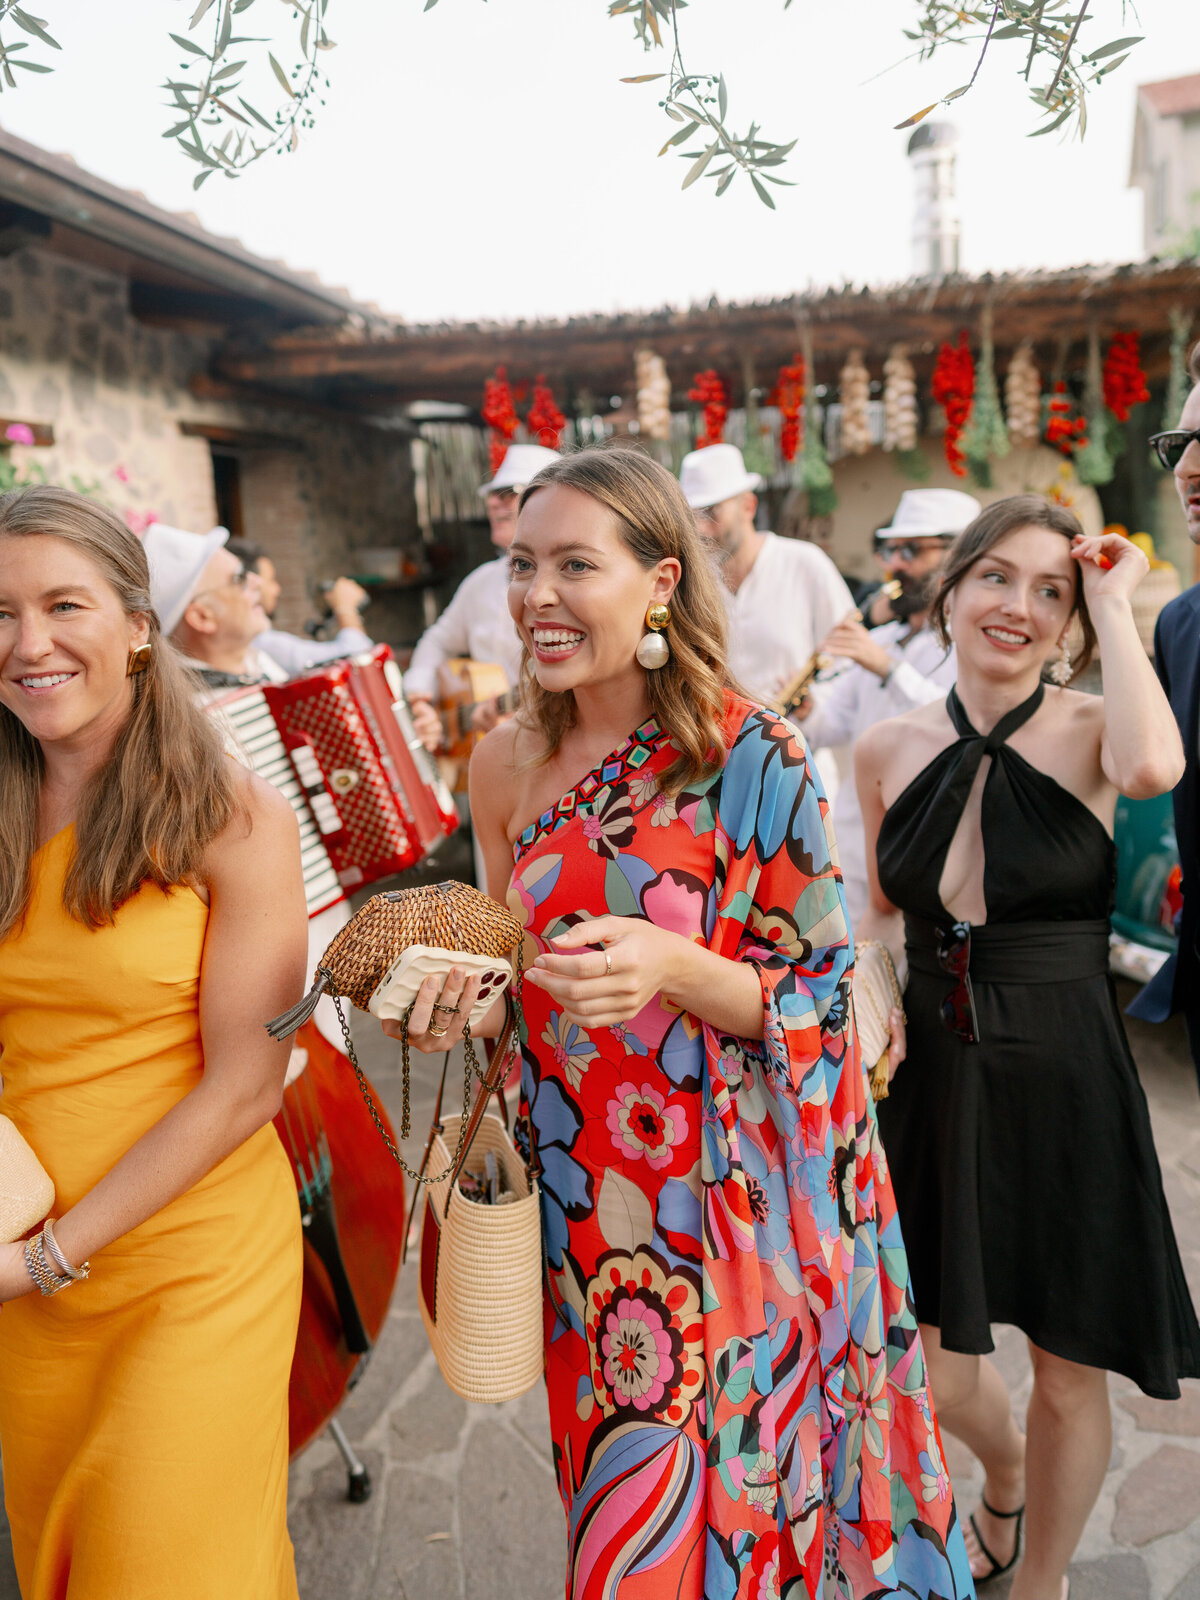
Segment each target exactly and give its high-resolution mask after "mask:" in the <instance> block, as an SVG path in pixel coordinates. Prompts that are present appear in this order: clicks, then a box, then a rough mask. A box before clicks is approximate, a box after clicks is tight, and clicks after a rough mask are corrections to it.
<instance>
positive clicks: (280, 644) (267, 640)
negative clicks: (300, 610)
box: [254, 628, 374, 678]
mask: <svg viewBox="0 0 1200 1600" xmlns="http://www.w3.org/2000/svg"><path fill="white" fill-rule="evenodd" d="M254 648H255V649H256V650H261V651H262V653H263V654H264V655H267V656H270V658H271V660H272V661H274V662H276V663H277V664H278V665H279V666H281V667H282V668H283V670H284V671H285V672H286V673H287V675H288V677H289V678H294V677H295V676H296V674H297V673H300V672H307V671H308V669H309V668H310V667H319V666H322V665H323V664H324V663H325V662H326V661H336V660H337V658H338V657H339V656H356V655H359V654H361V653H362V651H364V650H370V649H373V648H374V646H373V644H372V641H371V640H370V639H368V637H367V635H366V634H365V633H364V632H363V631H362V629H361V628H341V629H339V631H338V634H337V637H336V638H334V639H325V640H321V639H305V638H303V637H302V636H301V635H300V634H298V633H281V632H280V631H279V629H278V628H269V629H268V630H267V632H266V633H260V634H259V635H258V637H257V638H256V639H255V640H254Z"/></svg>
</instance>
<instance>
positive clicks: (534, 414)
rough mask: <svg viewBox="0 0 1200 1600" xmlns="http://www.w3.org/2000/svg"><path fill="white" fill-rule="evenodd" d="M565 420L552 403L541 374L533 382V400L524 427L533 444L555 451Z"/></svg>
mask: <svg viewBox="0 0 1200 1600" xmlns="http://www.w3.org/2000/svg"><path fill="white" fill-rule="evenodd" d="M566 425H567V419H566V417H565V416H564V415H563V413H562V412H561V411H560V410H559V409H558V407H557V406H556V405H555V403H554V396H553V394H551V392H550V389H549V387H548V386H547V383H546V380H545V378H543V377H542V375H541V373H539V374H538V376H537V377H536V378H535V379H534V380H533V400H532V401H531V403H530V406H529V415H528V417H526V419H525V426H526V428H527V429H528V431H529V437H530V438H531V439H532V440H533V442H534V444H542V445H545V447H546V449H547V450H557V449H558V445H559V440H560V439H561V438H562V431H563V429H564V428H565V427H566Z"/></svg>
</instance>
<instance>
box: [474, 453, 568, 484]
mask: <svg viewBox="0 0 1200 1600" xmlns="http://www.w3.org/2000/svg"><path fill="white" fill-rule="evenodd" d="M559 459H560V457H559V454H558V451H557V450H547V449H546V446H545V445H544V444H510V445H509V447H508V449H507V450H506V451H505V454H504V460H503V461H502V462H501V463H500V470H499V472H498V473H497V474H496V476H495V477H494V478H493V479H492V481H491V482H490V483H484V484H481V485H480V488H479V492H480V494H496V493H498V492H499V491H500V490H501V489H518V490H519V489H523V488H524V487H525V485H526V484H527V483H532V482H533V480H534V478H536V477H537V475H538V473H539V472H540V471H541V470H542V468H543V467H548V466H549V465H550V463H551V462H552V461H558V460H559Z"/></svg>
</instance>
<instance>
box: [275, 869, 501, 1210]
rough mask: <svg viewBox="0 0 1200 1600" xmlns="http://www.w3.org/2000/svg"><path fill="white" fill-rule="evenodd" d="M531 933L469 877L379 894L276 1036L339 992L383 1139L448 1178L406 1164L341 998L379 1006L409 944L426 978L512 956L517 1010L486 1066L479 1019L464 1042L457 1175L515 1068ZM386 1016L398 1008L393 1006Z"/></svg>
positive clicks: (338, 939)
mask: <svg viewBox="0 0 1200 1600" xmlns="http://www.w3.org/2000/svg"><path fill="white" fill-rule="evenodd" d="M524 933H525V930H524V929H523V928H522V926H521V924H520V923H519V922H518V921H517V919H516V918H515V917H514V916H512V915H511V913H509V912H508V911H506V910H505V909H504V907H503V906H501V905H499V904H497V902H496V901H495V900H492V899H490V898H489V897H488V896H487V895H486V894H481V893H480V892H479V890H478V889H473V888H471V887H470V885H469V884H465V883H453V882H447V883H438V884H429V885H423V886H422V887H420V888H417V889H396V890H391V891H389V892H387V893H384V894H377V895H374V896H373V897H372V898H371V899H370V900H368V901H367V903H366V905H364V906H363V907H362V908H361V909H360V910H359V911H358V912H356V913H355V915H354V916H353V917H352V918H351V919H350V921H349V922H348V923H347V924H346V926H345V927H344V928H342V929H341V930H340V931H339V932H338V933H337V934H336V935H335V937H334V938H333V939H332V940H331V941H330V943H329V945H328V947H327V949H326V951H325V954H324V955H323V956H322V957H321V960H320V963H319V965H318V967H317V970H316V972H315V974H314V976H313V986H312V988H311V989H310V990H309V991H308V994H307V995H305V997H304V999H303V1000H301V1001H300V1003H299V1005H296V1006H293V1007H292V1009H291V1010H290V1011H285V1012H284V1013H283V1015H282V1016H279V1017H276V1018H274V1020H273V1021H271V1022H268V1023H267V1025H266V1026H267V1032H268V1033H269V1034H270V1035H271V1036H272V1038H274V1039H286V1038H288V1037H289V1036H290V1035H291V1034H293V1033H295V1031H296V1029H297V1028H298V1027H300V1026H301V1024H302V1023H305V1022H307V1021H308V1019H309V1018H310V1017H311V1016H312V1014H313V1012H314V1011H315V1010H316V1008H317V1002H318V1001H319V1000H320V998H321V996H322V995H324V994H328V995H330V996H331V997H332V999H333V1002H334V1004H335V1005H336V1006H337V1012H338V1018H339V1020H340V1022H341V1025H342V1036H343V1038H344V1040H345V1045H346V1054H347V1055H348V1056H349V1058H350V1064H351V1066H352V1067H353V1068H354V1071H355V1074H356V1075H357V1077H358V1082H359V1088H360V1089H361V1090H362V1094H363V1099H364V1100H365V1101H366V1103H367V1107H368V1109H369V1110H370V1111H371V1115H372V1118H373V1120H374V1121H375V1125H376V1127H378V1128H379V1134H380V1137H381V1138H382V1139H383V1141H384V1143H385V1144H386V1145H387V1147H388V1149H389V1150H390V1151H391V1153H392V1156H393V1157H394V1158H395V1160H396V1161H397V1162H398V1163H399V1165H400V1166H401V1167H403V1168H404V1170H405V1172H407V1173H408V1175H409V1177H410V1178H412V1179H413V1180H414V1181H415V1182H417V1183H434V1182H438V1181H439V1178H438V1177H433V1178H431V1177H429V1176H427V1175H426V1174H425V1172H424V1171H423V1170H422V1171H416V1170H414V1169H413V1168H412V1167H410V1166H409V1165H408V1164H407V1163H406V1162H405V1160H404V1158H403V1157H402V1156H401V1154H400V1152H399V1150H398V1149H397V1148H396V1146H395V1144H394V1143H393V1142H392V1140H391V1139H390V1138H389V1137H388V1134H387V1132H386V1131H385V1129H384V1128H383V1127H382V1126H381V1125H380V1123H379V1121H378V1119H377V1118H376V1117H375V1111H374V1106H373V1104H372V1101H371V1097H370V1095H369V1093H368V1092H367V1084H366V1079H365V1078H364V1076H363V1072H362V1068H361V1067H360V1066H359V1064H358V1057H357V1055H356V1054H355V1051H354V1044H353V1042H352V1040H351V1038H350V1029H349V1026H348V1025H347V1022H346V1017H345V1013H344V1012H343V1010H342V1006H341V1001H342V999H343V998H345V999H347V1000H350V1001H352V1002H353V1004H354V1005H356V1006H357V1007H358V1008H359V1010H360V1011H366V1010H368V1009H370V1008H371V1001H372V997H373V996H375V994H376V992H377V991H378V990H379V988H380V985H381V984H382V983H383V982H384V980H385V979H386V978H387V977H388V975H389V974H390V973H392V972H393V970H394V969H395V968H396V967H397V966H398V965H400V964H401V958H402V957H403V956H404V954H405V952H406V951H408V950H410V949H412V948H413V947H414V946H420V947H422V949H421V960H420V963H419V968H418V970H419V972H420V974H421V976H428V975H429V974H430V973H431V972H437V971H440V972H441V973H442V974H445V973H448V972H449V971H450V969H451V967H453V966H454V965H456V963H457V964H460V965H465V966H466V967H468V969H470V970H472V971H474V970H477V967H478V962H477V960H476V958H478V957H490V958H491V959H492V961H494V962H496V963H499V964H502V965H504V966H505V968H506V969H507V968H508V967H509V964H511V970H512V973H513V980H514V981H513V987H512V989H507V988H505V989H504V993H505V998H506V1001H507V1009H508V1018H507V1023H506V1026H505V1029H504V1032H503V1034H502V1036H501V1038H500V1041H499V1043H498V1044H497V1047H496V1050H495V1053H494V1054H493V1057H492V1061H491V1065H490V1067H489V1070H488V1072H487V1073H486V1074H485V1073H484V1072H482V1071H481V1070H480V1067H479V1062H478V1059H477V1058H476V1055H475V1049H474V1045H473V1043H472V1040H471V1025H470V1021H469V1020H468V1022H467V1024H466V1026H465V1028H464V1034H463V1045H464V1051H465V1054H466V1058H467V1065H466V1073H465V1076H464V1082H463V1113H462V1119H461V1123H460V1129H461V1131H460V1135H459V1144H458V1149H457V1150H456V1152H455V1156H454V1160H453V1163H452V1164H451V1166H450V1167H448V1168H447V1169H446V1171H445V1172H444V1173H442V1174H440V1178H441V1179H445V1178H447V1177H450V1176H451V1173H454V1174H457V1172H458V1169H459V1168H460V1167H461V1165H462V1162H463V1159H464V1157H465V1155H466V1152H467V1150H468V1149H469V1148H470V1144H471V1140H472V1138H473V1137H474V1134H475V1130H476V1128H477V1127H478V1124H479V1119H480V1117H482V1115H483V1112H484V1108H485V1107H486V1104H487V1101H488V1098H489V1096H490V1095H491V1094H492V1093H493V1092H494V1091H495V1090H496V1089H497V1088H498V1087H499V1085H500V1084H502V1083H503V1082H504V1078H505V1075H506V1073H507V1071H508V1065H509V1059H508V1058H509V1050H510V1047H511V1045H512V1043H513V1040H514V1038H515V1034H516V1024H517V1022H518V1021H519V1017H520V989H521V973H520V961H519V948H520V943H521V940H522V938H523V937H524ZM506 981H507V979H506V980H505V982H506ZM502 987H503V985H502V984H499V983H497V984H496V987H495V989H494V990H493V994H495V993H499V992H500V990H501V988H502ZM412 1006H413V1002H412V1001H410V1002H409V1003H408V1005H407V1008H406V1009H405V1010H404V1012H403V1013H402V1015H401V1018H400V1020H401V1030H402V1031H401V1043H402V1046H403V1080H402V1094H403V1098H402V1105H401V1121H400V1137H401V1139H407V1138H408V1136H409V1132H410V1129H411V1122H410V1069H409V1054H408V1018H409V1015H410V1014H411V1012H412ZM485 1009H486V1008H485ZM384 1014H385V1015H390V1014H392V1013H389V1012H387V1011H385V1012H384ZM472 1076H474V1077H475V1079H477V1080H478V1082H479V1084H480V1085H481V1091H480V1095H479V1097H478V1098H477V1101H476V1105H475V1108H474V1110H473V1111H472V1109H471V1106H470V1094H471V1081H472ZM451 1181H453V1179H451Z"/></svg>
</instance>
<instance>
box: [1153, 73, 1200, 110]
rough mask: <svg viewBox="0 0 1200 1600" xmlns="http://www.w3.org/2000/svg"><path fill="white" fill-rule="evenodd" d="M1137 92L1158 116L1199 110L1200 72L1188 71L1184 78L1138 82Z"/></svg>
mask: <svg viewBox="0 0 1200 1600" xmlns="http://www.w3.org/2000/svg"><path fill="white" fill-rule="evenodd" d="M1138 94H1139V96H1142V95H1144V96H1145V98H1146V99H1147V100H1148V101H1149V102H1150V105H1151V106H1152V107H1153V109H1154V110H1155V111H1157V112H1158V114H1159V116H1160V117H1181V116H1186V115H1187V113H1188V112H1189V111H1200V72H1193V73H1190V74H1189V75H1188V76H1187V77H1186V78H1163V79H1162V80H1161V81H1160V82H1158V83H1140V84H1139V85H1138Z"/></svg>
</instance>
